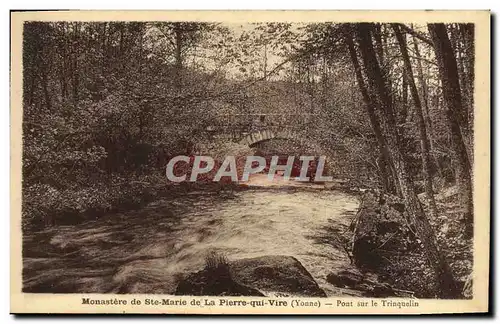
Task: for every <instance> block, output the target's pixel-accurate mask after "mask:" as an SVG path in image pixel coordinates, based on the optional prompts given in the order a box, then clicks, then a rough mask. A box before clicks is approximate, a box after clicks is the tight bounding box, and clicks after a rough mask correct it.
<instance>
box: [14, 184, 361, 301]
mask: <svg viewBox="0 0 500 324" xmlns="http://www.w3.org/2000/svg"><path fill="white" fill-rule="evenodd" d="M358 204H359V203H358V200H357V198H356V197H355V196H352V195H349V194H346V193H343V192H341V191H336V190H326V189H324V188H323V186H319V185H314V184H303V185H302V186H282V185H279V184H278V185H274V186H263V185H261V184H258V186H256V187H252V186H250V187H249V188H248V189H247V190H242V191H234V192H222V193H219V194H218V193H214V192H202V191H197V192H191V193H189V194H186V195H185V196H182V197H178V198H175V199H173V200H167V199H164V200H158V201H155V202H153V203H150V204H149V205H147V206H145V207H143V208H141V209H139V210H133V211H127V212H124V213H118V214H112V215H108V216H105V217H101V218H99V219H97V220H95V221H87V222H85V223H81V224H78V225H71V226H67V225H65V226H54V227H52V228H49V229H46V230H43V231H39V232H36V233H31V234H25V235H24V237H23V290H24V291H25V292H39V293H70V292H71V293H77V292H78V293H156V294H160V293H161V294H171V293H173V292H174V291H175V289H176V285H177V283H178V281H179V280H180V279H181V278H183V276H185V275H187V274H189V273H191V272H195V271H198V270H201V269H202V268H203V266H204V263H205V257H206V255H207V254H208V253H209V252H211V251H216V252H220V253H222V254H224V255H225V256H226V257H227V258H228V259H229V260H236V259H241V258H249V257H258V256H264V255H289V256H293V257H295V258H297V259H298V260H299V261H300V262H301V263H302V265H303V266H304V267H305V268H306V269H307V270H308V271H309V272H310V273H311V275H312V276H313V277H314V279H315V280H316V282H317V283H318V285H319V286H320V287H321V288H322V289H323V290H324V291H325V292H326V294H327V295H328V296H342V295H352V294H354V295H355V292H353V291H349V290H348V289H342V288H338V287H335V286H333V285H331V284H329V283H328V282H327V281H326V276H327V275H328V274H329V273H331V272H335V271H336V270H338V269H342V268H346V267H350V260H349V258H348V256H347V255H346V254H345V252H344V250H343V249H342V248H341V247H339V242H338V238H337V237H338V234H336V232H335V230H337V231H338V230H342V231H343V230H345V227H346V226H347V225H348V224H349V223H350V221H351V219H352V217H353V216H354V214H355V213H356V211H357V208H358Z"/></svg>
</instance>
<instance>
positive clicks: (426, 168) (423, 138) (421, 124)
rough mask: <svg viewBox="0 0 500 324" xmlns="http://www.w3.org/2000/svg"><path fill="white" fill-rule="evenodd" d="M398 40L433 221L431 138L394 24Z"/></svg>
mask: <svg viewBox="0 0 500 324" xmlns="http://www.w3.org/2000/svg"><path fill="white" fill-rule="evenodd" d="M392 28H393V29H394V33H395V36H396V39H397V41H398V43H399V48H400V50H401V55H402V56H403V63H404V70H405V74H406V79H407V81H408V85H409V87H410V92H411V97H412V99H413V104H414V105H415V113H416V116H417V124H418V130H419V133H420V149H421V151H422V152H421V154H422V173H423V177H424V183H425V192H426V195H427V199H428V200H429V210H430V212H431V216H432V218H433V219H435V218H436V217H437V208H436V201H435V200H434V189H433V188H432V170H431V157H430V156H431V154H430V145H429V138H428V136H427V129H426V126H425V120H424V114H423V111H422V104H421V102H420V96H419V95H418V90H417V86H416V84H415V79H414V77H413V70H412V67H411V62H410V56H409V54H408V48H407V46H406V41H405V39H404V38H403V35H402V33H401V31H400V30H399V26H398V25H397V24H392Z"/></svg>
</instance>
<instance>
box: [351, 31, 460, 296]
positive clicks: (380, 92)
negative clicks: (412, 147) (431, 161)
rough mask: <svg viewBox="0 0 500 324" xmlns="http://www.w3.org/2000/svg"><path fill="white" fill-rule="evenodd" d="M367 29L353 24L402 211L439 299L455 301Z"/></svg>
mask: <svg viewBox="0 0 500 324" xmlns="http://www.w3.org/2000/svg"><path fill="white" fill-rule="evenodd" d="M371 28H372V27H371V24H368V23H361V24H358V25H357V34H358V39H359V44H360V50H361V57H362V59H363V63H364V64H363V65H364V67H365V69H366V75H367V79H368V84H369V87H370V89H371V91H372V93H374V94H375V96H376V105H377V108H378V107H380V109H377V111H378V112H379V115H380V122H381V126H382V127H381V128H382V131H383V135H384V137H385V138H386V141H387V144H388V149H389V153H390V157H391V160H392V162H393V164H394V167H395V169H396V171H397V173H398V180H399V186H400V188H401V193H402V196H403V199H404V201H405V205H406V206H405V207H406V211H407V213H408V216H409V220H410V221H411V222H412V223H413V225H414V226H415V229H416V232H417V235H418V236H419V238H420V239H421V240H422V243H423V245H424V249H425V252H426V255H427V258H428V260H429V262H430V264H431V266H432V268H433V269H434V271H435V274H436V277H437V279H438V284H439V288H440V297H442V298H457V297H459V289H458V287H457V285H456V282H455V280H454V279H453V274H452V272H451V269H450V267H449V265H448V263H447V262H446V260H445V258H444V256H443V255H442V253H441V252H440V250H439V247H438V245H437V242H436V237H435V235H434V231H433V229H432V227H431V225H430V223H429V220H428V219H427V216H426V215H425V212H424V210H423V208H422V205H421V204H420V201H419V200H418V198H417V195H416V193H415V188H414V187H413V182H412V179H411V177H410V173H409V172H408V171H409V170H408V166H407V163H406V161H405V157H404V155H403V154H402V152H401V149H400V147H401V144H400V143H399V137H398V134H397V132H396V128H395V123H394V118H392V117H391V113H392V100H391V97H390V93H389V92H388V91H387V88H386V85H385V82H384V76H383V74H382V72H381V69H380V66H379V64H378V62H377V59H376V55H375V51H374V49H373V44H372V37H371V32H370V31H371Z"/></svg>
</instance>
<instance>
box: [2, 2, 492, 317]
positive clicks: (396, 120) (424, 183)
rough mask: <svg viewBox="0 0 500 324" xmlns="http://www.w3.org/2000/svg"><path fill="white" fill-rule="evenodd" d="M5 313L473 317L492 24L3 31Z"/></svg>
mask: <svg viewBox="0 0 500 324" xmlns="http://www.w3.org/2000/svg"><path fill="white" fill-rule="evenodd" d="M10 50H11V108H10V109H11V134H12V136H11V202H12V204H11V206H12V208H11V264H10V267H11V312H12V313H140V314H173V313H175V314H311V315H313V314H430V313H478V312H482V313H484V312H488V292H489V282H488V276H489V251H490V194H489V191H490V128H489V125H490V99H489V98H490V12H489V11H212V12H211V11H48V12H22V11H18V12H11V48H10Z"/></svg>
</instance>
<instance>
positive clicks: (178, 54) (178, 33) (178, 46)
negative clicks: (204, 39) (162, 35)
mask: <svg viewBox="0 0 500 324" xmlns="http://www.w3.org/2000/svg"><path fill="white" fill-rule="evenodd" d="M174 33H175V84H176V86H177V88H178V89H179V90H180V89H181V88H182V65H183V63H182V46H183V44H182V29H181V26H180V23H176V24H175V27H174Z"/></svg>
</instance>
